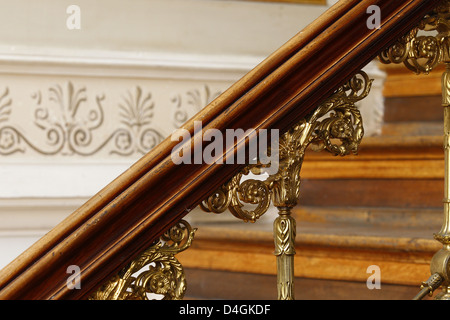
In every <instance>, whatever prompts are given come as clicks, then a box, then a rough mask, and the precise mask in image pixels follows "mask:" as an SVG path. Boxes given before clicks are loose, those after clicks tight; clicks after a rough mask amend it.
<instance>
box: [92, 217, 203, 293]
mask: <svg viewBox="0 0 450 320" xmlns="http://www.w3.org/2000/svg"><path fill="white" fill-rule="evenodd" d="M195 231H196V229H192V227H191V226H190V225H189V223H188V222H186V221H184V220H181V221H180V222H178V223H177V224H176V225H174V226H173V227H172V228H170V229H169V230H168V231H167V232H166V233H164V234H163V235H162V236H161V237H160V240H159V241H157V242H156V243H155V244H153V245H152V246H151V247H150V248H148V249H147V250H145V251H144V252H142V253H141V254H140V255H139V257H137V258H136V259H135V260H133V261H131V262H130V263H129V264H128V265H127V266H126V267H124V268H123V269H122V270H121V271H120V272H119V273H118V274H117V275H115V276H114V277H112V278H111V279H110V280H109V281H108V282H107V283H105V284H103V285H102V286H101V287H100V288H99V289H98V290H97V291H95V292H94V293H93V294H92V295H91V296H90V300H149V299H151V298H152V296H151V295H152V294H154V295H159V296H162V300H180V299H182V298H183V296H184V294H185V291H186V278H185V275H184V271H183V267H182V265H181V264H180V262H179V261H178V260H177V259H176V258H175V255H176V254H177V253H179V252H181V251H184V250H186V249H187V248H189V247H190V246H191V244H192V240H193V238H194V234H195Z"/></svg>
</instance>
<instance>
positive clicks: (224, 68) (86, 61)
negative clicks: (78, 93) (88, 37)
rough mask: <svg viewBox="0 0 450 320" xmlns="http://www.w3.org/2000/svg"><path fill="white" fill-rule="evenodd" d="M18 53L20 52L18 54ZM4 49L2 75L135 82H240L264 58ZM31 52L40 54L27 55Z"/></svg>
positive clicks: (0, 63) (1, 63) (0, 60)
mask: <svg viewBox="0 0 450 320" xmlns="http://www.w3.org/2000/svg"><path fill="white" fill-rule="evenodd" d="M17 51H18V52H17ZM1 52H5V51H4V50H2V49H1V48H0V74H5V75H7V74H15V75H25V76H30V75H41V76H42V75H50V76H52V75H53V76H81V77H102V78H110V77H116V78H134V79H177V80H191V81H192V80H211V81H233V82H234V81H237V80H238V79H239V78H240V77H242V76H243V75H245V74H246V73H247V72H248V71H250V70H251V69H253V68H254V67H255V66H256V65H257V64H258V63H260V62H261V61H262V60H263V57H250V56H212V55H180V54H171V53H164V54H161V53H153V54H151V53H147V54H136V53H129V52H128V53H119V52H112V51H77V53H78V54H77V55H73V54H71V53H69V52H66V51H64V50H59V51H55V50H52V51H51V53H50V52H47V53H46V52H41V53H39V49H38V48H22V49H21V50H16V52H15V53H14V54H8V53H1ZM27 52H38V53H34V54H27Z"/></svg>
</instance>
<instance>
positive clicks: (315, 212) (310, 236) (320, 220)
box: [179, 207, 441, 299]
mask: <svg viewBox="0 0 450 320" xmlns="http://www.w3.org/2000/svg"><path fill="white" fill-rule="evenodd" d="M439 214H440V213H438V212H432V211H424V212H422V211H419V210H413V211H409V212H408V210H406V211H403V212H401V213H400V212H395V215H392V212H390V211H389V210H388V211H383V210H377V211H376V212H374V210H373V209H366V210H363V209H361V208H360V209H353V210H350V211H344V210H342V209H333V208H320V209H319V208H302V207H299V208H296V209H295V211H294V215H295V217H296V219H297V237H296V251H297V253H296V256H295V277H296V283H297V288H296V294H297V297H298V298H300V299H303V298H304V299H324V298H326V299H365V298H367V299H410V298H412V297H413V296H414V295H415V294H416V293H417V292H418V288H419V286H420V283H421V281H425V280H426V279H427V278H428V277H429V263H430V259H431V257H432V256H433V255H434V253H435V252H437V251H438V250H439V249H440V247H441V245H440V244H439V243H438V242H437V241H435V240H433V232H435V231H438V229H437V230H433V229H435V228H438V227H439V221H438V218H437V217H438V215H439ZM400 216H401V217H402V218H403V219H400ZM426 216H428V217H429V218H427V219H426V220H425V221H429V220H430V221H431V222H432V223H430V224H426V223H424V221H421V222H419V221H418V220H417V219H421V218H423V217H426ZM389 217H394V220H396V221H394V223H391V222H392V220H391V219H390V218H389ZM424 224H425V225H426V227H423V225H424ZM194 226H195V227H197V228H198V231H197V233H196V236H195V240H194V243H193V245H192V247H191V248H190V249H189V250H187V251H185V252H183V253H180V254H179V260H180V262H181V263H182V264H183V266H184V267H185V268H187V281H188V288H189V289H188V296H189V297H192V298H220V299H222V298H223V299H234V298H236V299H274V298H276V282H275V278H276V259H275V257H274V256H273V251H274V245H273V235H272V224H271V223H270V222H268V221H267V220H266V221H263V222H261V223H260V222H256V223H254V224H248V223H243V222H240V221H236V222H229V223H221V224H220V225H214V224H210V223H204V224H201V223H200V224H198V223H197V224H195V225H194ZM372 265H376V266H379V267H380V270H381V289H380V290H369V289H368V288H367V285H366V281H367V279H368V277H369V276H370V274H368V273H367V268H368V267H369V266H372ZM190 276H192V278H190Z"/></svg>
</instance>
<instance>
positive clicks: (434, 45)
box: [379, 0, 450, 74]
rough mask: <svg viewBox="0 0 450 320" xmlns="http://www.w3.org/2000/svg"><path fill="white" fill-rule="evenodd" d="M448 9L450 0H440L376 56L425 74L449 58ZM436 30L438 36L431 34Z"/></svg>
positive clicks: (449, 24)
mask: <svg viewBox="0 0 450 320" xmlns="http://www.w3.org/2000/svg"><path fill="white" fill-rule="evenodd" d="M449 8H450V1H449V0H445V1H442V3H441V4H440V5H439V6H437V7H436V8H435V9H434V10H433V11H432V12H431V13H429V14H428V15H426V16H425V17H424V18H423V19H422V21H421V22H420V23H419V25H418V26H417V27H415V28H414V29H412V30H411V31H410V32H408V33H407V34H406V35H405V36H403V37H401V38H400V39H399V40H397V41H396V43H394V44H393V45H392V46H391V47H389V48H387V49H386V50H384V51H382V52H381V54H380V55H379V59H380V60H381V62H383V63H403V64H404V65H405V66H406V67H407V68H408V69H410V70H412V71H414V72H415V73H425V74H427V73H429V72H430V71H431V70H433V69H434V68H435V67H436V66H437V65H438V64H439V63H440V62H442V61H444V60H448V55H449V30H450V22H449V16H450V9H449ZM436 32H437V35H435V34H433V33H436ZM424 33H425V34H424ZM426 33H429V35H426Z"/></svg>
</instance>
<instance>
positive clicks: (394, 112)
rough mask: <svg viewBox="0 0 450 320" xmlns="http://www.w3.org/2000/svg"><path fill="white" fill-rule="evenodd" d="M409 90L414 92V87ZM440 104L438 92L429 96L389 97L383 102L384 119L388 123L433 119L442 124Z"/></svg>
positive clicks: (440, 98) (442, 113) (442, 112)
mask: <svg viewBox="0 0 450 320" xmlns="http://www.w3.org/2000/svg"><path fill="white" fill-rule="evenodd" d="M411 92H415V89H412V90H411ZM441 104H442V97H441V94H440V93H439V94H436V95H430V96H404V97H389V98H386V99H385V103H384V108H385V112H384V121H385V122H389V123H392V122H395V123H398V122H411V121H413V122H424V121H433V122H438V123H440V124H442V126H443V119H444V111H443V110H442V106H441Z"/></svg>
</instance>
